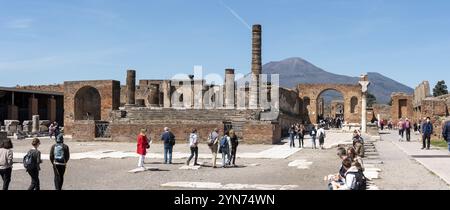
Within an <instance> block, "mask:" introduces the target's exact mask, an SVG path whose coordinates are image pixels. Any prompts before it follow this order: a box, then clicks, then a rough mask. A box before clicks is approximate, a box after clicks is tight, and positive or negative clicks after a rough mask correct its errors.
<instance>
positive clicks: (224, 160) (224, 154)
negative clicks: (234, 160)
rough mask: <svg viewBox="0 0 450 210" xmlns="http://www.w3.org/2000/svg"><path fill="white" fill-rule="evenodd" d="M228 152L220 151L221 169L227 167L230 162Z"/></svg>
mask: <svg viewBox="0 0 450 210" xmlns="http://www.w3.org/2000/svg"><path fill="white" fill-rule="evenodd" d="M230 156H231V155H230V151H229V150H222V167H225V166H226V165H228V163H229V161H228V160H230Z"/></svg>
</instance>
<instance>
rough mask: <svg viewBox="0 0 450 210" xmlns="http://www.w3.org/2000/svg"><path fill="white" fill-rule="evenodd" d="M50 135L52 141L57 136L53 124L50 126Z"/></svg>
mask: <svg viewBox="0 0 450 210" xmlns="http://www.w3.org/2000/svg"><path fill="white" fill-rule="evenodd" d="M48 135H49V136H50V140H51V139H52V137H53V135H55V124H53V123H51V124H50V125H49V126H48Z"/></svg>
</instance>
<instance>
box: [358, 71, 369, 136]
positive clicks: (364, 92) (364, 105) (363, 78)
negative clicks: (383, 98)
mask: <svg viewBox="0 0 450 210" xmlns="http://www.w3.org/2000/svg"><path fill="white" fill-rule="evenodd" d="M359 84H360V85H361V92H362V94H361V132H363V133H366V132H367V91H368V87H369V84H370V82H369V80H368V77H367V75H362V76H361V79H360V81H359Z"/></svg>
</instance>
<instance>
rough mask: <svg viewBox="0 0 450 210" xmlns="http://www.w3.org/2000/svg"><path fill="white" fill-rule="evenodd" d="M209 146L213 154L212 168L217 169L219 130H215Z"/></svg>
mask: <svg viewBox="0 0 450 210" xmlns="http://www.w3.org/2000/svg"><path fill="white" fill-rule="evenodd" d="M208 146H209V148H210V149H211V153H212V167H213V168H217V167H216V160H217V151H218V149H219V129H218V128H215V129H214V130H213V131H212V132H211V133H210V134H209V137H208Z"/></svg>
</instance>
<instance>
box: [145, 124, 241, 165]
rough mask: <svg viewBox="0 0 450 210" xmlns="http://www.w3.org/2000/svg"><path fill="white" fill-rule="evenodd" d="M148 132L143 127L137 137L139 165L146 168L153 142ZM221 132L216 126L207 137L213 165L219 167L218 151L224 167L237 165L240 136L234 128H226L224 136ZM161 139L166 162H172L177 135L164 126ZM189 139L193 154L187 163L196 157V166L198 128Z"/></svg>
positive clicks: (196, 158) (198, 140)
mask: <svg viewBox="0 0 450 210" xmlns="http://www.w3.org/2000/svg"><path fill="white" fill-rule="evenodd" d="M147 132H148V131H147V129H141V131H140V134H139V135H138V137H137V153H138V154H139V161H138V167H139V168H144V169H145V167H144V160H145V155H146V154H147V150H148V149H150V145H151V144H152V141H151V138H150V137H149V136H148V135H147ZM219 132H220V130H219V129H218V128H215V129H214V130H213V131H211V133H209V135H208V139H207V143H208V147H209V149H210V150H211V153H212V167H213V168H217V166H216V161H217V154H218V153H221V154H222V168H226V167H236V152H237V147H238V145H239V140H238V137H237V135H236V133H235V131H234V130H233V129H231V130H225V131H224V133H223V135H222V136H220V134H219ZM161 140H162V141H163V143H164V164H172V153H173V147H174V145H175V143H176V141H175V135H174V134H173V133H172V132H171V131H170V128H168V127H165V128H164V132H163V133H162V134H161ZM188 140H189V143H188V145H189V149H190V152H191V155H190V156H189V158H188V159H187V160H186V165H188V166H189V165H190V162H191V161H192V159H194V166H198V165H199V164H198V162H197V160H198V147H199V143H200V137H199V135H198V132H197V129H196V128H193V129H192V130H191V133H190V134H189V135H188Z"/></svg>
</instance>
